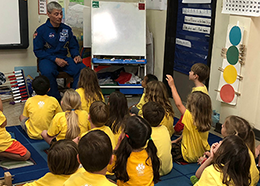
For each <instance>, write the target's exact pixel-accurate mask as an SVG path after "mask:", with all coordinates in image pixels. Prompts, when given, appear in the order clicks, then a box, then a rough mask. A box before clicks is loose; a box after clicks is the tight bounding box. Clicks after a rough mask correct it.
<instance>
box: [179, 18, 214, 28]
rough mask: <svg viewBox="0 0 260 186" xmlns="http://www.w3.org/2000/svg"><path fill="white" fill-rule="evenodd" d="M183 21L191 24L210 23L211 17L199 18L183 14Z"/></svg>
mask: <svg viewBox="0 0 260 186" xmlns="http://www.w3.org/2000/svg"><path fill="white" fill-rule="evenodd" d="M184 22H185V23H193V24H200V25H208V26H210V25H211V19H208V18H200V17H192V16H185V17H184Z"/></svg>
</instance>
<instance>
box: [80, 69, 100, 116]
mask: <svg viewBox="0 0 260 186" xmlns="http://www.w3.org/2000/svg"><path fill="white" fill-rule="evenodd" d="M76 92H78V93H79V95H80V99H81V108H82V109H83V110H85V111H86V112H87V113H89V107H90V105H91V104H92V103H93V102H95V101H103V102H105V99H104V96H103V94H102V92H101V89H100V86H99V84H98V78H97V74H96V72H95V71H94V70H92V69H90V68H89V67H86V68H83V69H82V70H81V71H80V75H79V81H78V89H76Z"/></svg>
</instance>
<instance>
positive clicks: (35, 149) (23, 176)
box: [0, 126, 49, 183]
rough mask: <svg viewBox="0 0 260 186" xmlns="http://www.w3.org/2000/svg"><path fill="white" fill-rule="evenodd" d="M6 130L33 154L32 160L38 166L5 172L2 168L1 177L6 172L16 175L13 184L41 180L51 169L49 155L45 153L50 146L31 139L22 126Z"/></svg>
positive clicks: (41, 141)
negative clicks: (48, 160)
mask: <svg viewBox="0 0 260 186" xmlns="http://www.w3.org/2000/svg"><path fill="white" fill-rule="evenodd" d="M6 130H7V131H8V132H10V133H11V134H12V136H14V137H15V139H16V140H17V141H19V142H20V143H22V144H23V145H24V146H25V147H26V148H27V149H28V150H29V151H30V152H31V158H32V159H33V160H34V161H35V163H36V164H35V165H32V166H28V167H22V168H17V169H11V170H3V169H2V168H0V177H2V176H4V172H6V171H9V172H10V173H11V174H12V175H14V180H13V183H20V182H25V181H30V180H35V179H39V178H40V177H42V176H43V175H44V174H46V173H47V172H49V168H48V166H47V154H46V153H45V152H44V151H43V150H45V149H48V148H49V145H48V144H47V143H46V142H45V141H44V140H32V139H30V138H29V137H28V136H27V134H26V133H25V132H24V131H23V129H22V128H21V126H12V127H6Z"/></svg>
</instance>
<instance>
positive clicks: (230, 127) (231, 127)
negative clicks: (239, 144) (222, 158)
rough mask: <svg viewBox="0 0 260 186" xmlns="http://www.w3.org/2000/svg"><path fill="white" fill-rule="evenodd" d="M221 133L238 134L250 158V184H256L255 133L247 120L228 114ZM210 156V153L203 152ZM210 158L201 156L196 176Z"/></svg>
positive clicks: (257, 174) (257, 177) (225, 135)
mask: <svg viewBox="0 0 260 186" xmlns="http://www.w3.org/2000/svg"><path fill="white" fill-rule="evenodd" d="M221 134H222V136H223V137H227V136H231V135H237V136H239V137H240V138H241V139H242V140H243V141H244V143H245V144H246V145H247V147H248V153H249V156H250V159H251V166H250V174H251V184H250V185H252V186H253V185H256V184H257V183H258V181H259V171H258V169H257V167H256V163H255V156H254V155H255V133H254V131H253V129H252V127H251V126H250V124H249V122H248V121H247V120H245V119H244V118H241V117H239V116H234V115H231V116H228V117H227V118H226V119H225V122H224V124H223V125H222V129H221ZM205 154H208V156H210V153H205ZM211 161H212V159H210V158H208V159H207V158H205V157H201V158H199V160H198V163H200V164H202V165H201V167H200V168H199V170H198V171H197V172H196V177H197V178H200V177H201V173H202V171H203V170H204V169H205V168H206V167H207V166H208V165H210V164H211Z"/></svg>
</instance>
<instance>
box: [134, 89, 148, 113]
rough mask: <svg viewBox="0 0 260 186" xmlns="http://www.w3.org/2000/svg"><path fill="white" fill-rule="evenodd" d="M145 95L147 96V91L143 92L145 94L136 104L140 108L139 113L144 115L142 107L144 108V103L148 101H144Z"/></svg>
mask: <svg viewBox="0 0 260 186" xmlns="http://www.w3.org/2000/svg"><path fill="white" fill-rule="evenodd" d="M144 97H145V93H143V95H142V97H141V99H140V101H139V103H137V105H136V108H138V109H139V112H138V115H143V111H142V108H143V105H144V104H145V103H147V102H146V101H144Z"/></svg>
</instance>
